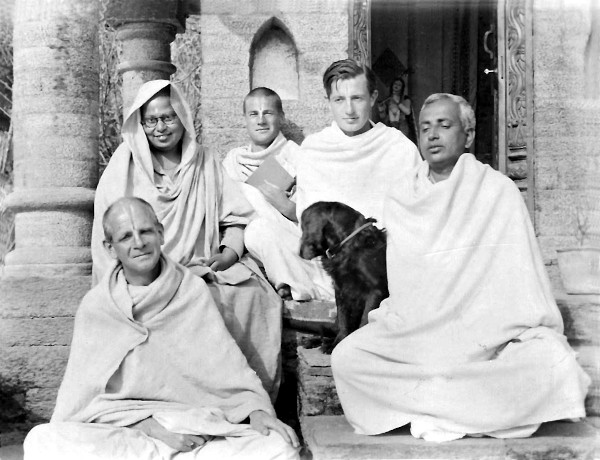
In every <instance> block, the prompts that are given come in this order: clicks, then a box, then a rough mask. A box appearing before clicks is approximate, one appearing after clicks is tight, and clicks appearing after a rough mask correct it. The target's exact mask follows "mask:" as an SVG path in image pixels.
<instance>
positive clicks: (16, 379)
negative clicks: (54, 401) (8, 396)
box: [0, 346, 69, 391]
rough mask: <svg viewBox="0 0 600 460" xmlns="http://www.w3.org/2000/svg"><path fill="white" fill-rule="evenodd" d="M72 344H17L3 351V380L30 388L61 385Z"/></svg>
mask: <svg viewBox="0 0 600 460" xmlns="http://www.w3.org/2000/svg"><path fill="white" fill-rule="evenodd" d="M68 357H69V347H66V346H53V347H51V346H41V347H31V346H14V347H10V348H3V349H2V353H1V354H0V380H1V381H2V382H4V383H5V384H7V385H10V386H14V387H16V388H22V389H26V390H27V391H29V390H30V389H33V388H58V386H59V385H60V382H61V381H62V377H63V374H64V371H65V366H66V364H67V359H68Z"/></svg>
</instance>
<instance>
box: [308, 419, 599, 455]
mask: <svg viewBox="0 0 600 460" xmlns="http://www.w3.org/2000/svg"><path fill="white" fill-rule="evenodd" d="M300 423H301V426H302V434H303V436H304V441H305V443H306V444H307V447H308V448H309V449H310V451H311V453H312V459H313V460H362V459H365V460H366V459H390V460H391V459H417V458H419V459H430V460H433V459H463V460H482V459H485V460H501V459H502V460H506V459H513V460H517V459H520V460H525V459H527V460H538V459H539V460H542V459H565V460H566V459H572V460H576V459H581V460H584V459H586V460H587V459H592V458H597V456H598V455H599V454H600V438H599V437H598V430H597V429H595V428H594V427H593V426H592V425H590V424H588V423H585V422H579V423H561V422H553V423H546V424H543V425H542V427H541V428H540V429H539V430H538V432H537V433H535V434H534V435H533V436H532V437H531V438H526V439H493V438H469V437H466V438H463V439H459V440H456V441H451V442H445V443H439V444H438V443H434V442H426V441H424V440H422V439H415V438H413V437H412V436H411V435H410V431H409V430H408V428H407V427H403V428H399V429H396V430H393V431H391V432H389V433H385V434H381V435H378V436H365V435H360V434H356V433H354V430H353V429H352V427H351V426H350V425H349V424H348V422H347V421H346V419H345V417H343V416H318V417H303V418H301V420H300Z"/></svg>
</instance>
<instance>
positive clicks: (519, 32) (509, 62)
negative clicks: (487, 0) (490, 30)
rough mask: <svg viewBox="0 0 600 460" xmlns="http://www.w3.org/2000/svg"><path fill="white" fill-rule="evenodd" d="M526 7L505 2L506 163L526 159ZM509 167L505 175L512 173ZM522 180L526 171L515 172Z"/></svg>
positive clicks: (522, 1)
mask: <svg viewBox="0 0 600 460" xmlns="http://www.w3.org/2000/svg"><path fill="white" fill-rule="evenodd" d="M525 4H526V0H506V10H505V11H506V77H507V88H506V89H507V98H506V130H507V132H506V141H507V157H508V158H507V163H508V164H510V162H511V161H519V160H523V159H525V158H527V138H528V132H529V127H528V126H527V87H526V83H527V81H526V65H525V62H526V60H525V52H526V51H525V39H526V33H527V30H526V23H525V11H526V9H525ZM511 169H513V168H511V167H510V166H508V171H509V173H510V171H511ZM518 169H519V174H517V176H518V177H513V179H524V177H523V176H527V171H523V168H522V166H521V167H519V168H518Z"/></svg>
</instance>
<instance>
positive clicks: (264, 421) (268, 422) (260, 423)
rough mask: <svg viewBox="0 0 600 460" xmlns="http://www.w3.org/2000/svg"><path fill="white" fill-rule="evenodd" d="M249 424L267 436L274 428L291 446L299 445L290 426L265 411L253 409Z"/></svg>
mask: <svg viewBox="0 0 600 460" xmlns="http://www.w3.org/2000/svg"><path fill="white" fill-rule="evenodd" d="M250 425H251V426H252V428H254V429H255V430H256V431H258V432H259V433H260V434H262V435H264V436H268V435H269V433H270V431H271V430H274V431H276V432H277V433H279V434H280V435H281V437H283V439H285V441H286V442H287V443H289V444H291V445H292V446H293V447H296V448H297V447H300V441H298V436H296V432H295V431H294V430H293V429H292V427H290V426H288V425H286V424H285V423H283V422H282V421H281V420H279V419H277V418H275V417H273V416H272V415H269V414H267V413H266V412H265V411H262V410H255V411H254V412H252V413H251V414H250Z"/></svg>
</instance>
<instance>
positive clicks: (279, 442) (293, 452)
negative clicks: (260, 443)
mask: <svg viewBox="0 0 600 460" xmlns="http://www.w3.org/2000/svg"><path fill="white" fill-rule="evenodd" d="M264 439H265V441H266V444H268V447H267V446H265V450H264V454H265V456H264V457H262V458H263V459H264V460H267V459H269V460H271V459H272V460H299V459H300V456H299V453H298V449H297V448H295V447H293V446H292V445H291V444H290V443H288V442H287V441H286V440H285V439H283V437H282V436H281V435H280V434H279V433H277V432H276V431H271V432H270V433H269V435H268V436H266V437H265V438H264Z"/></svg>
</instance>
